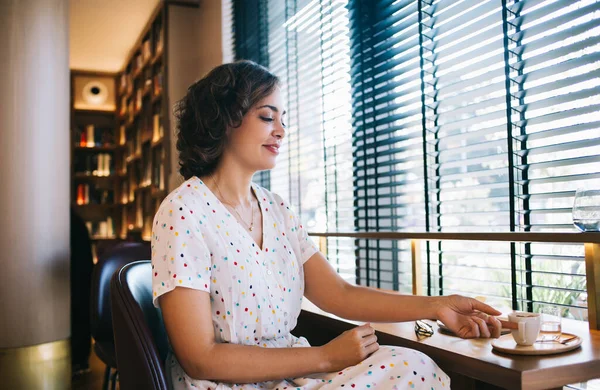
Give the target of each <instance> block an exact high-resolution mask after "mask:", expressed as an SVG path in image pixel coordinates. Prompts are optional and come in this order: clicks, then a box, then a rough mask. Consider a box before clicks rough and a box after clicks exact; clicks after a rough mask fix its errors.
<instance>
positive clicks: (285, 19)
mask: <svg viewBox="0 0 600 390" xmlns="http://www.w3.org/2000/svg"><path fill="white" fill-rule="evenodd" d="M256 6H258V7H259V8H261V9H259V10H258V11H255V10H252V11H250V10H249V11H243V9H247V8H252V5H251V4H249V3H247V2H240V1H238V2H237V7H238V10H239V12H237V13H238V14H239V15H240V18H243V17H244V12H245V13H246V14H245V15H246V16H247V15H251V16H252V17H253V18H254V19H251V20H255V19H256V18H258V15H260V17H261V18H262V19H261V20H262V21H261V23H262V24H261V25H260V26H261V27H260V28H261V29H262V28H263V27H264V30H260V31H258V32H255V33H251V34H250V35H251V37H250V38H249V40H248V42H246V43H245V44H241V45H240V50H238V51H237V54H238V58H249V59H255V60H256V58H257V57H256V55H257V53H258V52H260V50H265V52H264V53H262V54H261V55H260V56H259V57H258V60H259V62H260V63H261V64H263V65H267V64H268V66H269V68H270V70H271V71H272V72H273V73H274V74H276V75H277V76H279V78H280V79H281V81H282V83H281V84H282V85H281V92H282V93H283V96H284V98H285V100H286V104H287V118H286V124H287V126H288V127H287V131H286V138H285V139H284V145H283V148H281V149H280V155H279V157H278V163H277V166H276V167H275V168H274V169H273V170H271V171H270V172H269V173H268V174H267V173H261V174H259V175H257V176H256V177H255V178H254V180H255V181H257V182H258V183H259V184H261V185H263V186H265V187H267V188H269V189H270V190H271V191H273V192H275V193H278V194H280V195H281V196H283V197H284V198H285V199H287V200H289V201H290V203H291V205H292V206H293V208H294V209H295V211H296V212H297V213H298V214H299V216H300V218H301V220H302V221H303V223H304V225H305V226H306V227H307V228H308V229H309V230H313V231H314V230H321V231H324V230H345V231H348V230H353V228H354V214H353V192H352V191H353V189H352V188H353V183H352V143H351V137H352V126H351V119H350V118H351V108H350V107H351V106H350V105H351V93H350V87H351V84H350V76H349V69H350V52H349V43H348V42H349V20H348V10H347V8H346V1H339V0H312V1H307V0H285V1H281V0H264V1H263V0H261V1H259V2H258V3H257V4H256ZM253 12H254V13H256V15H257V16H256V17H254V16H253V15H254V14H253ZM245 20H246V22H245V23H246V26H249V25H252V22H250V23H249V22H248V18H247V17H246V19H245ZM248 23H249V24H248ZM254 26H256V25H254ZM236 31H237V30H236ZM241 35H242V39H243V35H244V34H241ZM252 35H257V36H258V38H257V40H254V37H252ZM255 43H257V44H255ZM253 45H254V46H253ZM249 46H250V47H253V52H252V53H247V52H244V48H245V47H249ZM258 46H260V50H259V49H258ZM325 251H326V252H327V255H328V259H329V261H330V262H331V263H332V264H333V265H334V266H335V267H336V269H337V271H338V272H339V273H340V274H341V275H342V276H343V277H345V278H346V279H348V280H351V281H352V282H354V281H355V280H354V279H355V276H354V270H355V256H354V243H353V241H352V240H348V239H343V238H342V239H337V240H328V246H327V248H326V249H325Z"/></svg>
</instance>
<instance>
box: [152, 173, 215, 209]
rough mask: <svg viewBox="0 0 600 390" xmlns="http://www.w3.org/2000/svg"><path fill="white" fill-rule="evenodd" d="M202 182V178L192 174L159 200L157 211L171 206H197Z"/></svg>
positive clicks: (192, 207)
mask: <svg viewBox="0 0 600 390" xmlns="http://www.w3.org/2000/svg"><path fill="white" fill-rule="evenodd" d="M203 186H204V183H203V182H202V180H200V179H199V178H197V177H196V176H193V177H191V178H189V179H187V180H186V181H184V182H183V183H181V184H180V185H179V187H177V188H175V189H174V190H173V191H171V192H170V193H169V194H168V195H167V196H166V197H165V198H164V199H163V201H162V202H161V204H160V206H159V208H158V211H161V210H163V209H165V208H172V207H175V206H177V207H186V208H188V209H190V210H194V209H196V208H198V207H199V206H200V205H201V204H202V202H200V200H199V199H200V198H199V195H200V194H201V191H202V187H203Z"/></svg>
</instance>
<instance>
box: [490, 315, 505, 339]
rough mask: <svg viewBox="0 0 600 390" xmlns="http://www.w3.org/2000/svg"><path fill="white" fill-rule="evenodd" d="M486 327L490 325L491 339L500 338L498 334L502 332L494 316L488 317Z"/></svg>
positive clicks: (500, 325)
mask: <svg viewBox="0 0 600 390" xmlns="http://www.w3.org/2000/svg"><path fill="white" fill-rule="evenodd" d="M488 325H490V326H489V327H490V330H491V331H492V337H493V338H495V339H497V338H498V337H500V334H501V332H502V323H501V322H500V320H499V319H497V318H496V317H494V316H489V317H488Z"/></svg>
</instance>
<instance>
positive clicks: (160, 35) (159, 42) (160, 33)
mask: <svg viewBox="0 0 600 390" xmlns="http://www.w3.org/2000/svg"><path fill="white" fill-rule="evenodd" d="M164 35H165V34H164V31H163V28H162V27H160V29H159V30H158V36H157V37H156V50H155V51H154V52H155V53H156V54H157V55H160V53H162V51H163V46H164Z"/></svg>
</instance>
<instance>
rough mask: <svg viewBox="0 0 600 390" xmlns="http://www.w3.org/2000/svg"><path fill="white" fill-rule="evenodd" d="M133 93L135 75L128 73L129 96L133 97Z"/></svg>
mask: <svg viewBox="0 0 600 390" xmlns="http://www.w3.org/2000/svg"><path fill="white" fill-rule="evenodd" d="M132 92H133V75H132V74H131V73H127V94H128V95H131V93H132Z"/></svg>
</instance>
